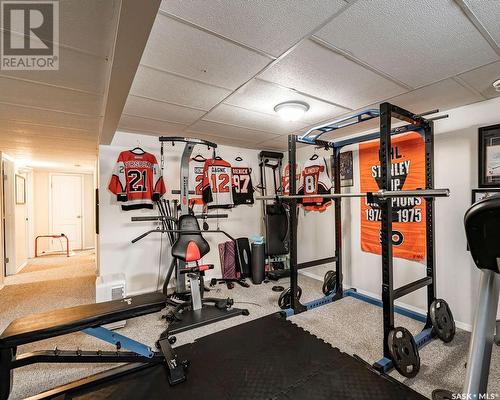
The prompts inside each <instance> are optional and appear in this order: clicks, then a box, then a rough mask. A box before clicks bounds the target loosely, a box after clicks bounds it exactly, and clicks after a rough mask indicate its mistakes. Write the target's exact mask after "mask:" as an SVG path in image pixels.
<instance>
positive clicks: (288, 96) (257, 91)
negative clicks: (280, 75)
mask: <svg viewBox="0 0 500 400" xmlns="http://www.w3.org/2000/svg"><path fill="white" fill-rule="evenodd" d="M291 100H296V101H303V102H306V103H307V104H309V110H308V111H307V112H306V113H305V114H304V118H303V121H304V122H305V123H315V122H317V121H321V120H323V119H325V118H331V117H334V116H336V115H339V114H342V113H344V112H345V111H346V109H344V108H341V107H337V106H334V105H332V104H329V103H326V102H323V101H320V100H316V99H313V98H312V97H308V96H304V95H302V94H299V93H297V92H296V91H294V90H290V89H287V88H284V87H282V86H279V85H276V84H273V83H269V82H266V81H263V80H260V79H254V80H252V81H251V82H250V83H249V84H247V85H245V86H244V87H242V88H241V89H240V90H238V91H237V92H235V93H233V94H232V95H231V96H230V97H229V98H228V99H227V100H226V101H225V103H226V104H230V105H234V106H238V107H242V108H247V109H249V110H252V111H258V112H261V113H266V114H269V115H273V116H276V112H275V111H274V106H276V105H277V104H279V103H283V102H285V101H291Z"/></svg>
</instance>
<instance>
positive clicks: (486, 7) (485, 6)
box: [465, 0, 500, 47]
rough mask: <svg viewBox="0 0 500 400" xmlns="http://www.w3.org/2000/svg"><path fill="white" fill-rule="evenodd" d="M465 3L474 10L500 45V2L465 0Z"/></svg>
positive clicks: (494, 0)
mask: <svg viewBox="0 0 500 400" xmlns="http://www.w3.org/2000/svg"><path fill="white" fill-rule="evenodd" d="M465 2H466V4H467V5H468V6H469V8H470V9H471V10H472V11H473V12H474V14H475V15H476V17H477V18H478V19H479V21H480V22H481V23H482V24H483V26H484V27H485V28H486V30H487V31H488V32H489V34H490V35H491V36H492V37H493V39H494V40H495V42H496V43H497V45H498V46H499V47H500V24H499V23H498V21H500V4H499V3H498V0H466V1H465Z"/></svg>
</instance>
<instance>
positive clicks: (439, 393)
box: [432, 389, 459, 400]
mask: <svg viewBox="0 0 500 400" xmlns="http://www.w3.org/2000/svg"><path fill="white" fill-rule="evenodd" d="M458 398H459V397H457V395H455V396H454V395H453V393H452V392H450V391H449V390H444V389H436V390H434V391H433V392H432V400H452V399H458Z"/></svg>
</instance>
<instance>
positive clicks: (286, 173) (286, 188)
mask: <svg viewBox="0 0 500 400" xmlns="http://www.w3.org/2000/svg"><path fill="white" fill-rule="evenodd" d="M295 181H296V185H297V186H298V184H299V182H300V173H299V165H298V164H295ZM281 189H282V193H283V194H284V195H288V194H290V164H288V163H285V165H284V166H283V176H282V177H281Z"/></svg>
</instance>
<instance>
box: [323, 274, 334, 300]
mask: <svg viewBox="0 0 500 400" xmlns="http://www.w3.org/2000/svg"><path fill="white" fill-rule="evenodd" d="M336 283H337V274H336V272H335V271H331V270H330V271H327V272H326V274H325V277H324V278H323V288H322V291H323V294H324V295H325V296H328V295H329V294H331V293H332V292H334V291H335V289H336Z"/></svg>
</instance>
